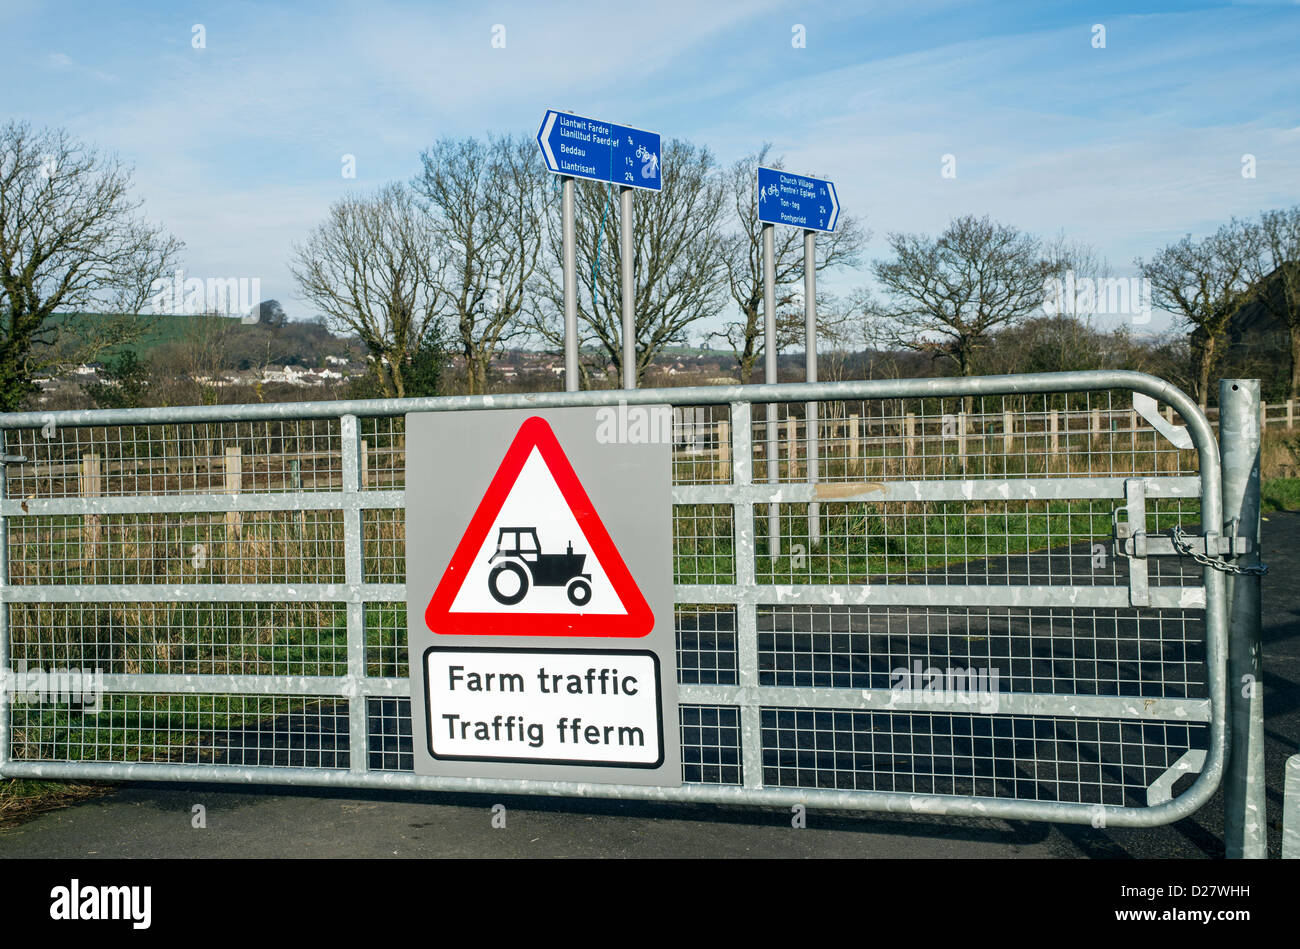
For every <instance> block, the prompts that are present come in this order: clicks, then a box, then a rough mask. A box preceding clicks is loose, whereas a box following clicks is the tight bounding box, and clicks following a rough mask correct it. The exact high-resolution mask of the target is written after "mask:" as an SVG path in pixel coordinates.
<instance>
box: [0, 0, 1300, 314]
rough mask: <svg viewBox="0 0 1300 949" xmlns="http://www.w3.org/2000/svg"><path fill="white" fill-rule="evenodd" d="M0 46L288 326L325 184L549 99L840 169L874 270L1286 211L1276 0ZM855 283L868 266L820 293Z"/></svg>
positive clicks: (49, 35)
mask: <svg viewBox="0 0 1300 949" xmlns="http://www.w3.org/2000/svg"><path fill="white" fill-rule="evenodd" d="M597 11H598V12H597ZM196 24H202V26H203V27H204V30H205V33H206V37H205V39H206V48H203V49H195V48H193V46H192V43H191V38H192V35H193V33H192V30H193V27H194V25H196ZM495 24H502V25H504V26H505V28H506V34H505V35H506V47H505V48H504V49H494V48H492V46H491V39H492V28H493V26H494V25H495ZM795 24H802V25H803V26H804V28H805V30H806V37H807V45H806V47H805V48H802V49H796V48H793V47H792V45H791V35H792V33H791V29H792V27H793V26H794V25H795ZM1094 24H1102V25H1104V26H1105V29H1106V46H1105V48H1104V49H1097V48H1094V46H1093V43H1092V40H1093V26H1094ZM0 34H3V35H6V36H8V37H11V38H12V37H18V38H19V41H18V42H15V41H13V39H9V40H7V41H6V55H5V57H0V121H2V120H5V119H9V118H18V119H26V120H29V121H31V122H33V123H34V124H37V125H61V126H65V127H67V128H69V129H70V130H71V131H72V132H74V133H75V134H76V135H77V136H79V137H81V138H83V139H85V140H87V141H89V142H92V143H94V144H97V145H100V146H103V147H105V148H108V149H111V150H114V151H116V152H118V153H119V154H120V155H121V156H122V157H123V158H125V159H126V160H127V161H129V162H131V163H132V164H134V166H135V168H136V185H137V191H138V194H139V195H140V196H141V197H143V198H144V199H145V201H146V209H147V211H148V213H149V214H150V216H151V217H153V218H154V219H155V220H159V221H161V222H163V223H164V224H165V225H166V226H167V227H168V228H169V229H170V230H171V231H172V232H173V233H174V234H176V236H178V237H179V238H181V239H182V240H184V241H185V242H186V245H187V249H186V253H185V257H184V261H183V263H184V266H185V270H186V273H187V275H190V276H221V277H240V276H247V277H260V278H261V281H262V296H263V297H276V298H278V299H280V300H281V301H282V302H284V303H285V304H286V308H287V309H288V311H289V313H290V315H291V316H293V317H304V316H309V315H311V311H310V309H309V308H307V307H306V306H305V305H304V304H302V303H300V302H299V301H298V300H297V298H296V293H295V290H294V287H293V283H292V280H291V278H290V276H289V273H288V270H287V267H286V263H287V260H288V257H289V253H290V251H291V247H292V245H293V243H294V242H295V241H301V240H302V239H303V238H304V237H305V236H306V234H307V233H308V232H309V231H310V229H311V228H312V227H313V226H314V225H315V224H317V223H318V222H319V221H320V220H321V219H322V217H323V215H324V213H325V211H326V209H327V208H328V206H329V204H330V203H331V202H332V201H333V200H335V199H336V198H338V197H339V196H340V195H342V194H344V193H346V192H348V191H349V190H352V189H365V190H369V189H371V188H374V187H376V186H378V185H380V184H382V183H384V182H386V181H390V180H393V179H402V180H405V179H409V178H410V177H411V175H412V174H414V173H415V171H416V170H417V168H418V164H419V152H420V150H421V148H424V147H426V146H428V145H429V144H431V143H432V142H433V141H434V140H435V139H437V138H438V137H440V136H443V135H481V134H483V133H485V132H488V131H494V132H514V133H520V134H527V135H532V134H534V133H535V132H536V130H537V125H538V123H539V121H540V119H541V116H542V114H543V112H544V111H545V110H546V109H547V108H559V109H567V110H572V111H574V112H577V113H579V114H583V115H591V116H596V117H599V118H603V119H607V120H610V121H614V122H620V123H624V124H628V125H635V126H638V127H641V128H650V129H655V130H657V131H660V132H661V133H663V134H664V135H665V136H680V137H684V138H689V139H691V140H694V141H696V142H699V143H703V144H707V145H708V146H709V147H711V148H712V149H713V150H714V152H715V153H716V154H717V156H718V158H719V159H720V160H721V161H722V162H724V163H726V162H730V161H732V160H734V159H736V158H739V157H741V156H742V155H744V154H746V153H747V152H750V151H753V150H754V149H756V148H757V147H758V146H759V145H761V144H762V143H763V142H771V143H772V145H773V147H774V151H775V152H776V153H777V154H782V155H784V156H785V158H786V162H787V166H788V167H790V168H791V169H792V170H797V171H803V172H806V173H811V174H819V175H824V176H827V177H831V178H833V179H835V180H836V182H837V183H838V187H839V192H840V197H841V203H842V205H843V206H844V208H845V210H846V211H849V212H852V213H854V214H856V215H859V216H861V217H864V218H865V220H866V223H867V225H868V227H869V228H870V229H871V230H872V231H873V234H874V236H873V238H872V241H871V243H870V245H869V247H868V253H867V256H868V258H869V259H871V258H875V257H879V256H882V255H883V254H884V253H885V244H884V237H885V234H886V233H887V232H890V231H923V232H930V233H933V232H937V231H939V230H941V229H942V228H943V227H944V226H945V225H946V223H947V222H948V220H949V219H950V218H952V217H954V216H956V215H959V214H964V213H975V214H989V215H991V216H992V217H994V218H996V219H998V220H1000V221H1004V222H1007V223H1011V224H1014V225H1016V226H1018V227H1021V228H1024V229H1027V230H1030V231H1034V232H1037V233H1040V234H1055V233H1057V232H1061V231H1064V232H1065V234H1066V235H1067V236H1069V237H1071V238H1075V239H1080V240H1084V241H1087V242H1089V243H1091V244H1093V245H1094V246H1095V247H1096V248H1097V249H1098V251H1099V252H1100V253H1101V254H1103V255H1104V256H1105V257H1106V258H1107V259H1108V260H1109V261H1110V264H1111V266H1112V268H1113V270H1114V271H1115V273H1116V274H1119V275H1127V274H1131V273H1132V272H1133V268H1132V260H1133V258H1134V257H1135V256H1137V255H1144V256H1150V255H1151V254H1152V253H1153V252H1154V251H1155V250H1157V249H1158V248H1159V247H1160V246H1162V245H1163V244H1164V243H1167V242H1168V241H1170V240H1173V239H1176V238H1177V237H1179V236H1181V235H1182V234H1184V233H1192V234H1193V235H1201V234H1204V233H1206V232H1208V231H1210V230H1212V229H1213V228H1214V227H1216V226H1217V225H1218V224H1219V223H1221V222H1223V221H1225V220H1227V219H1228V217H1230V216H1231V215H1234V214H1235V215H1239V216H1243V215H1253V214H1255V213H1257V212H1258V211H1259V210H1261V209H1264V208H1270V207H1280V206H1289V205H1292V204H1296V203H1300V47H1297V45H1296V44H1297V39H1298V38H1300V4H1298V3H1295V2H1287V3H1283V2H1275V3H1266V2H1255V3H1222V2H1220V3H1183V4H1173V3H1140V2H1139V3H1109V2H1094V3H1073V2H1061V3H1053V2H1038V3H1034V2H1024V3H1012V2H1005V3H980V4H966V3H953V2H928V0H910V2H894V0H885V2H879V3H870V4H845V3H842V2H840V3H834V2H802V3H764V2H761V0H757V2H755V0H750V2H745V3H737V4H729V3H724V2H708V3H701V2H698V0H695V2H674V0H663V2H657V3H653V4H651V3H647V4H641V5H622V4H620V5H614V4H610V5H602V6H599V7H598V6H597V5H593V4H590V3H586V4H559V3H546V4H538V3H487V4H479V5H472V6H471V5H469V4H465V3H458V4H446V3H428V2H425V3H391V2H349V3H329V2H325V3H310V4H309V3H302V4H293V3H256V4H254V3H215V2H212V3H186V2H167V3H164V2H157V3H151V2H135V3H131V2H127V3H114V4H102V3H40V2H35V0H0ZM344 154H351V155H355V156H356V169H357V176H356V178H355V179H352V180H349V179H344V178H343V177H342V175H341V173H340V172H341V160H342V156H343V155H344ZM945 154H952V155H954V156H955V157H956V169H957V176H956V178H952V179H945V178H943V177H941V175H940V169H941V158H942V156H943V155H945ZM1244 154H1251V155H1254V156H1255V160H1256V177H1255V178H1253V179H1247V178H1243V177H1242V173H1241V168H1242V156H1243V155H1244ZM869 282H870V280H869V276H868V274H867V272H866V270H865V268H864V270H863V271H861V272H859V273H850V274H842V275H839V276H837V277H834V278H830V279H828V281H827V284H828V286H829V287H830V289H832V290H839V291H843V290H847V289H849V288H851V287H853V286H856V285H858V284H863V283H869ZM1163 323H1164V321H1163V320H1162V318H1161V317H1160V316H1159V315H1157V317H1156V319H1155V321H1154V322H1153V323H1152V325H1151V328H1155V329H1159V328H1160V327H1161V326H1162V325H1163Z"/></svg>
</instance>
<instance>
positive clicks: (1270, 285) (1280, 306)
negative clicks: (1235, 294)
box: [1247, 204, 1300, 399]
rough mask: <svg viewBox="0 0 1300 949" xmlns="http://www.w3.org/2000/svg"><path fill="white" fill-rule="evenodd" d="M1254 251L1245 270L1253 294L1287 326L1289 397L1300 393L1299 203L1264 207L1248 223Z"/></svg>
mask: <svg viewBox="0 0 1300 949" xmlns="http://www.w3.org/2000/svg"><path fill="white" fill-rule="evenodd" d="M1251 230H1252V235H1253V249H1254V250H1255V253H1253V254H1251V255H1250V256H1249V257H1248V258H1247V273H1248V277H1249V279H1250V282H1251V283H1252V284H1253V285H1254V288H1255V291H1256V295H1257V297H1258V298H1259V300H1260V302H1261V303H1262V304H1263V306H1264V307H1265V309H1266V310H1267V311H1268V313H1269V315H1271V316H1272V317H1273V318H1274V319H1276V320H1277V321H1278V322H1280V323H1281V324H1282V325H1283V326H1285V327H1286V329H1287V335H1288V337H1289V341H1290V351H1291V352H1290V355H1291V374H1290V379H1289V383H1288V390H1287V391H1288V396H1289V398H1292V399H1294V398H1297V397H1300V204H1297V205H1295V206H1294V207H1291V208H1287V209H1285V210H1282V209H1279V210H1275V211H1265V212H1264V213H1263V214H1261V215H1260V216H1259V223H1258V224H1253V225H1251Z"/></svg>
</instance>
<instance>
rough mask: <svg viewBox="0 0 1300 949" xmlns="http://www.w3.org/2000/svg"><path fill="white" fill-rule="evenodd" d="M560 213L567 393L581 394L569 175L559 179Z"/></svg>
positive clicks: (576, 260)
mask: <svg viewBox="0 0 1300 949" xmlns="http://www.w3.org/2000/svg"><path fill="white" fill-rule="evenodd" d="M560 181H561V183H562V185H563V190H564V193H563V197H562V199H561V204H560V212H561V216H562V218H563V227H564V391H566V392H577V391H578V256H577V250H576V248H575V246H574V245H575V243H576V239H575V234H574V210H573V203H574V184H573V178H572V176H570V175H565V176H563V177H562V178H561V179H560Z"/></svg>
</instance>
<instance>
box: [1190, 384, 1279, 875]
mask: <svg viewBox="0 0 1300 949" xmlns="http://www.w3.org/2000/svg"><path fill="white" fill-rule="evenodd" d="M1259 443H1260V431H1259V380H1258V379H1223V380H1221V381H1220V382H1219V454H1220V457H1221V458H1222V464H1223V519H1224V524H1223V525H1222V529H1223V530H1225V531H1232V530H1234V529H1235V531H1236V533H1237V536H1238V537H1242V538H1245V539H1247V540H1249V541H1250V551H1249V552H1248V553H1246V554H1244V555H1242V556H1241V557H1239V558H1238V559H1237V561H1236V563H1237V564H1238V565H1239V566H1243V567H1250V566H1257V565H1258V564H1259ZM1234 522H1235V523H1234ZM1203 529H1204V530H1206V531H1211V530H1216V529H1220V525H1218V524H1205V525H1203ZM1224 579H1225V581H1226V586H1227V595H1228V721H1229V735H1230V739H1229V743H1228V748H1229V754H1228V773H1227V781H1226V787H1225V788H1224V825H1225V826H1224V842H1225V844H1226V847H1227V856H1228V857H1230V858H1246V859H1260V858H1263V857H1266V856H1267V855H1268V842H1267V831H1266V828H1267V826H1268V824H1267V822H1266V820H1265V798H1264V692H1263V683H1262V682H1261V677H1262V671H1263V662H1262V657H1261V652H1262V648H1263V647H1262V643H1261V637H1260V595H1259V577H1258V576H1256V575H1253V574H1249V573H1242V574H1234V573H1229V574H1228V575H1227V576H1226V577H1225V578H1224Z"/></svg>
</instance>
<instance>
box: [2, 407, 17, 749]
mask: <svg viewBox="0 0 1300 949" xmlns="http://www.w3.org/2000/svg"><path fill="white" fill-rule="evenodd" d="M8 448H9V446H8V444H7V433H6V432H5V431H4V430H3V429H0V455H3V454H8ZM7 497H8V488H7V485H6V483H5V464H4V462H3V461H0V499H3V498H7ZM8 590H9V519H8V518H7V517H5V516H4V515H3V514H0V676H2V677H3V678H4V683H3V686H2V687H0V770H3V769H4V766H5V762H6V761H8V760H9V715H10V708H11V705H12V703H11V702H10V696H11V695H12V694H13V692H14V691H16V690H13V689H11V684H10V678H9V602H8V599H9V598H8V597H7V596H6V593H7V592H8Z"/></svg>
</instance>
